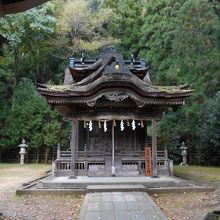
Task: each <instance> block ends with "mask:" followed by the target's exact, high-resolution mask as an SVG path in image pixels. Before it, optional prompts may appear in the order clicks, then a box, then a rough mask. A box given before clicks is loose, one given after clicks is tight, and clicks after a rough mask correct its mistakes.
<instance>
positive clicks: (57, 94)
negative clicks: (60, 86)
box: [37, 85, 194, 99]
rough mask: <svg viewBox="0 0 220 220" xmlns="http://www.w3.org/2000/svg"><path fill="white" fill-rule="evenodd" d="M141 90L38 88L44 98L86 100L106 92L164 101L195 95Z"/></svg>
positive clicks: (191, 91)
mask: <svg viewBox="0 0 220 220" xmlns="http://www.w3.org/2000/svg"><path fill="white" fill-rule="evenodd" d="M138 89H139V88H136V89H135V88H133V89H131V88H129V87H123V86H121V87H113V86H110V85H109V86H107V85H103V86H102V87H98V88H97V89H95V90H92V91H90V92H88V91H87V92H84V93H83V92H81V93H79V92H72V91H55V90H50V89H48V88H46V87H41V88H40V87H39V88H37V90H38V92H39V93H40V94H41V95H43V96H50V97H62V98H74V97H77V98H82V99H83V98H84V97H90V96H92V95H95V94H96V93H98V92H99V93H100V91H101V92H106V91H109V92H111V91H123V92H125V93H129V91H133V92H135V93H137V94H138V95H140V96H142V97H143V98H145V97H153V98H164V99H169V98H175V97H178V98H179V97H183V98H187V97H189V96H191V95H192V94H193V92H194V91H193V90H185V91H184V90H182V91H181V90H179V91H178V92H176V93H174V92H165V91H152V92H146V91H145V92H144V93H143V92H141V91H140V90H138Z"/></svg>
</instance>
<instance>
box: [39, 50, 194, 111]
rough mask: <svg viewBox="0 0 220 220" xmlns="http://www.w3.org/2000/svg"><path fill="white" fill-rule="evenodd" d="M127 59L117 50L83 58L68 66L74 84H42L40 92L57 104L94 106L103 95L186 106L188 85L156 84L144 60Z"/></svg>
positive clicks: (189, 93) (119, 98)
mask: <svg viewBox="0 0 220 220" xmlns="http://www.w3.org/2000/svg"><path fill="white" fill-rule="evenodd" d="M126 62H127V63H126ZM126 62H125V61H123V58H122V56H121V55H120V54H118V53H117V52H116V51H110V52H107V53H104V54H101V55H100V56H99V58H98V60H97V61H94V62H92V61H89V62H87V63H83V62H82V60H81V62H80V63H79V62H78V63H77V62H75V63H74V65H72V66H69V67H68V68H69V69H68V71H67V74H69V76H68V77H70V78H71V83H69V84H68V83H67V84H66V85H41V84H39V87H38V91H39V93H40V94H41V95H43V96H44V97H45V98H46V99H47V100H48V102H49V103H50V104H54V105H56V104H64V103H86V104H87V105H88V106H95V104H96V102H97V101H98V100H99V99H101V98H103V97H104V98H105V99H106V100H108V101H114V102H121V101H124V100H126V99H128V98H130V99H131V100H132V101H134V102H135V103H136V105H137V106H138V107H143V106H145V105H169V106H173V105H183V104H184V103H185V98H187V97H189V96H190V95H191V94H192V92H193V91H192V90H188V89H186V86H154V85H152V82H151V80H150V76H149V73H148V71H147V69H148V68H147V67H145V66H143V61H134V62H131V61H130V62H128V61H126ZM141 62H142V63H141ZM143 73H144V74H145V76H143ZM81 78H82V79H81ZM75 79H78V81H75Z"/></svg>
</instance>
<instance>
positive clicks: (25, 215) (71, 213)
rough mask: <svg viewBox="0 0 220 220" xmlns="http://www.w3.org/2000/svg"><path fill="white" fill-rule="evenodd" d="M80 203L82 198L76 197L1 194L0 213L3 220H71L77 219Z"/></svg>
mask: <svg viewBox="0 0 220 220" xmlns="http://www.w3.org/2000/svg"><path fill="white" fill-rule="evenodd" d="M81 201H82V197H80V196H76V195H64V196H57V195H45V196H40V195H24V196H15V194H9V193H3V194H1V202H0V212H1V213H2V214H3V215H4V217H5V218H3V219H21V220H26V219H27V220H31V219H34V220H50V219H51V220H56V219H57V220H62V219H65V220H68V219H71V220H73V219H77V215H78V212H79V208H80V204H81ZM0 219H1V218H0Z"/></svg>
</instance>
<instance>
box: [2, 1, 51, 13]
mask: <svg viewBox="0 0 220 220" xmlns="http://www.w3.org/2000/svg"><path fill="white" fill-rule="evenodd" d="M47 1H48V0H22V1H21V0H20V1H19V0H17V1H16V0H14V1H0V10H1V11H2V13H3V15H6V14H12V13H18V12H22V11H25V10H28V9H31V8H33V7H36V6H38V5H40V4H43V3H44V2H47Z"/></svg>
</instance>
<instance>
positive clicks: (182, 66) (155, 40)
mask: <svg viewBox="0 0 220 220" xmlns="http://www.w3.org/2000/svg"><path fill="white" fill-rule="evenodd" d="M219 7H220V5H219V4H216V3H215V2H210V1H207V0H202V1H200V0H187V1H183V0H161V1H153V0H152V1H151V0H150V1H148V2H146V8H145V14H144V20H145V23H144V25H143V26H142V37H141V39H140V41H141V45H142V49H141V52H140V54H141V57H145V58H146V59H147V60H148V62H149V65H150V73H151V76H152V78H153V80H154V82H155V83H158V84H163V85H164V84H165V85H178V84H189V85H190V88H192V89H194V90H195V92H194V95H193V96H192V97H191V98H190V99H188V100H187V105H185V106H184V107H182V108H181V109H180V110H178V111H177V112H168V114H167V115H166V116H165V117H164V118H163V119H162V120H161V122H160V124H159V129H160V131H159V134H160V136H161V138H162V140H163V144H164V145H166V146H169V147H170V150H172V152H174V153H175V152H177V145H178V144H176V147H175V146H174V145H173V143H174V142H177V143H179V142H181V141H182V140H184V141H185V142H186V145H187V146H188V147H189V160H190V162H191V163H193V162H194V163H195V162H197V163H200V162H203V163H204V162H205V161H204V160H203V161H202V158H205V156H206V163H207V161H208V158H211V157H212V156H213V154H212V153H211V151H210V146H209V145H205V149H206V152H205V151H204V150H202V148H203V147H202V145H201V134H200V132H199V127H203V126H204V125H205V123H206V122H205V121H204V122H202V121H201V120H200V119H201V118H203V117H204V114H205V113H204V110H203V109H204V108H206V102H207V100H209V99H210V98H212V97H213V96H214V95H215V93H216V92H217V91H218V90H219V86H220V74H219V71H220V63H219V62H218V61H219V58H220V57H219V56H220V50H219V40H218V39H219V36H220V35H219V30H220V26H219V25H220V20H219V14H218V13H216V12H218V11H219ZM213 107H214V106H213ZM209 127H210V125H209ZM210 129H211V130H210V132H211V133H212V132H214V131H213V130H212V129H213V128H211V127H210ZM198 155H199V156H198ZM176 158H177V160H178V156H177V157H176ZM216 158H217V157H216Z"/></svg>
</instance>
